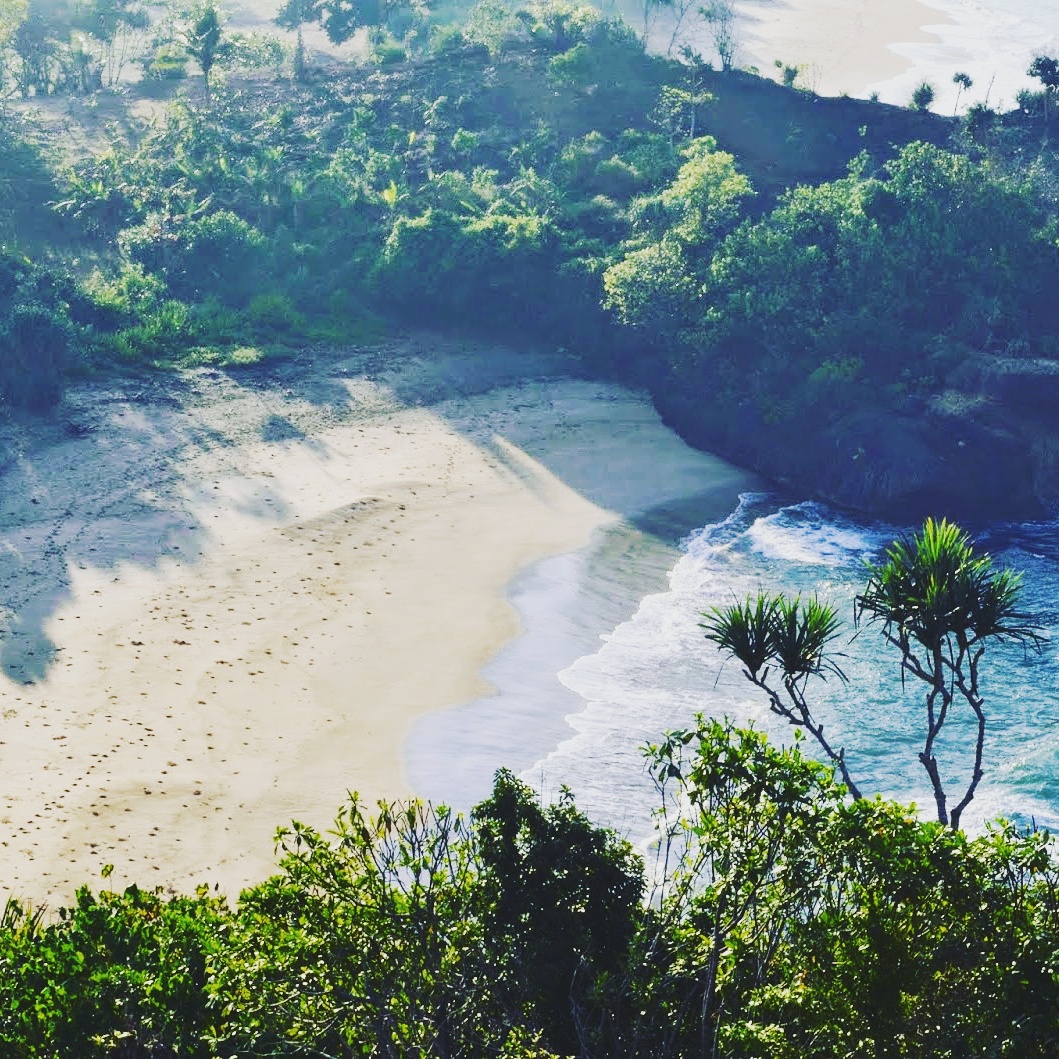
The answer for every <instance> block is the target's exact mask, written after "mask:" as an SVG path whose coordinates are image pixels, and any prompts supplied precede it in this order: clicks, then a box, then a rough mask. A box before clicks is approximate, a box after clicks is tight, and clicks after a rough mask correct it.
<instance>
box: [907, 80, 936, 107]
mask: <svg viewBox="0 0 1059 1059" xmlns="http://www.w3.org/2000/svg"><path fill="white" fill-rule="evenodd" d="M933 102H934V86H933V85H932V84H931V83H930V82H929V81H920V82H919V84H918V85H916V88H915V91H914V92H913V93H912V109H913V110H930V105H931V103H933Z"/></svg>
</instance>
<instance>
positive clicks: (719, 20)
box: [699, 0, 735, 71]
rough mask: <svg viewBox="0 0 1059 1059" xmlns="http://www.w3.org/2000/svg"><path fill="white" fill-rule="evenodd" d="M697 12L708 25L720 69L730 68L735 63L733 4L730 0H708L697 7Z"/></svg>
mask: <svg viewBox="0 0 1059 1059" xmlns="http://www.w3.org/2000/svg"><path fill="white" fill-rule="evenodd" d="M699 14H700V15H701V16H702V18H703V20H704V21H705V23H706V25H707V26H708V27H709V30H710V34H711V36H712V37H713V46H714V48H716V49H717V57H718V59H720V61H721V69H722V70H725V71H727V70H731V69H732V67H733V66H734V65H735V6H734V5H733V3H732V0H710V3H707V4H703V5H702V6H701V7H700V8H699Z"/></svg>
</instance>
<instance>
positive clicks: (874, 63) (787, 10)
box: [737, 0, 948, 102]
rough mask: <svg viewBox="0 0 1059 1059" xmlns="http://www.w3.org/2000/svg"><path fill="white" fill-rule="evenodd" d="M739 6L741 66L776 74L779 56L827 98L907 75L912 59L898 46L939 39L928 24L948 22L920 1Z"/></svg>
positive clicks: (752, 2) (753, 2)
mask: <svg viewBox="0 0 1059 1059" xmlns="http://www.w3.org/2000/svg"><path fill="white" fill-rule="evenodd" d="M737 8H738V11H739V15H740V40H741V41H742V49H743V54H742V55H741V57H740V63H741V64H742V65H751V64H752V65H756V66H757V67H758V68H759V69H760V70H761V72H762V73H764V74H766V75H772V74H774V73H775V69H776V68H775V65H774V64H775V61H776V60H777V59H778V60H780V62H782V63H784V64H787V65H790V66H795V67H798V68H799V71H800V72H799V78H798V84H799V85H800V86H802V87H805V88H811V89H812V90H813V91H815V92H819V93H820V94H821V95H827V96H837V95H841V94H842V93H847V94H848V95H851V96H863V95H865V94H866V93H867V91H868V90H869V89H870V88H871V86H873V85H876V84H879V83H880V82H883V81H888V80H890V79H891V78H894V77H897V76H898V75H900V74H902V73H904V72H905V71H906V70H907V69H908V68H909V67H910V66H911V65H912V64H911V62H910V61H909V60H908V59H907V58H905V57H904V56H902V55H900V54H899V53H898V52H897V51H895V50H894V48H893V46H894V45H907V44H919V43H929V42H935V41H937V39H938V35H937V34H934V33H930V32H928V31H926V30H924V28H923V27H926V26H935V25H939V24H944V23H946V22H947V21H948V19H947V17H946V16H945V15H944V14H943V13H942V12H941V11H938V10H937V9H935V8H931V7H928V6H926V5H925V4H922V3H920V2H919V0H796V2H794V3H774V2H770V0H741V2H739V3H737ZM902 102H907V100H902Z"/></svg>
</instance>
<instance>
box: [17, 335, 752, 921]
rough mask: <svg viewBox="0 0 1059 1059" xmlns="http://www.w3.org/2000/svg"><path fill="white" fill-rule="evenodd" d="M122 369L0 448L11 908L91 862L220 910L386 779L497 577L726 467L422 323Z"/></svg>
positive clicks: (490, 602)
mask: <svg viewBox="0 0 1059 1059" xmlns="http://www.w3.org/2000/svg"><path fill="white" fill-rule="evenodd" d="M128 385H129V386H130V387H133V386H134V387H137V388H138V389H139V390H140V391H142V392H136V393H128V392H122V391H121V390H120V389H111V390H106V389H103V388H98V387H97V388H92V387H82V388H80V389H77V390H75V391H74V392H73V393H72V394H71V397H70V399H69V400H68V401H67V403H66V405H65V406H64V408H63V409H62V410H61V419H60V421H59V422H57V423H52V424H38V425H34V424H32V423H29V422H26V423H23V424H22V425H21V426H19V425H18V424H13V423H8V424H6V426H5V428H4V437H3V439H2V440H3V442H4V443H5V444H6V447H7V450H8V459H7V460H6V462H5V467H4V476H5V481H4V485H5V489H4V491H3V494H2V499H0V543H2V544H3V546H4V547H3V551H2V554H0V589H2V592H3V602H4V630H3V635H2V637H0V666H2V670H3V673H2V675H0V680H2V681H3V690H4V705H5V711H4V712H5V718H4V724H3V729H2V735H0V740H2V742H3V745H4V756H5V763H6V764H7V767H6V769H5V776H4V781H3V783H2V784H0V832H2V833H0V888H2V889H3V890H4V891H5V893H10V894H11V895H12V896H14V897H16V898H18V899H20V900H28V901H30V902H31V903H34V904H40V903H48V904H53V905H54V904H62V903H67V902H68V901H69V900H70V899H71V898H72V896H73V890H74V889H75V887H76V886H78V885H81V884H87V885H90V886H98V885H99V884H100V872H101V871H102V869H103V867H104V866H105V865H111V864H112V865H114V870H113V875H112V876H111V881H110V883H109V885H111V886H117V887H122V886H125V885H128V884H130V883H132V882H136V883H137V884H138V885H141V886H155V885H157V886H162V887H171V888H173V889H175V890H177V891H180V892H187V891H188V890H190V889H191V888H193V887H194V886H196V885H198V884H200V883H207V884H209V885H211V886H218V887H219V888H220V889H221V890H222V891H223V892H225V893H227V894H228V895H229V896H231V897H233V898H234V897H235V895H236V894H237V893H238V891H239V889H240V888H241V887H242V886H244V885H246V884H248V883H251V882H256V881H260V880H261V879H264V878H266V877H267V876H268V875H270V874H272V873H273V872H274V871H275V859H274V856H273V849H272V837H273V835H274V833H275V829H276V828H277V827H280V826H283V825H285V824H287V823H289V821H290V820H292V819H297V820H300V821H302V822H304V823H307V824H311V825H313V826H316V827H320V828H326V827H328V826H329V825H330V823H331V821H332V820H333V818H334V815H335V813H336V812H337V811H338V809H339V808H340V806H341V805H342V803H343V801H344V800H345V797H346V792H347V791H349V790H359V792H360V793H361V795H362V797H363V798H365V799H366V800H368V801H369V802H370V801H374V800H375V799H376V798H379V797H386V798H393V797H398V796H401V795H403V794H407V793H409V783H408V775H407V772H406V768H405V761H404V745H405V740H406V737H407V735H408V733H409V731H410V730H411V728H412V726H413V724H414V723H415V719H416V718H418V717H421V716H423V715H424V714H427V713H430V712H431V711H435V710H440V709H444V708H447V707H452V706H454V705H457V704H459V703H461V702H470V701H473V700H475V699H476V698H481V697H482V696H484V695H486V694H487V693H488V692H489V690H490V688H489V683H488V679H487V678H486V677H484V676H483V675H482V672H481V671H482V668H483V666H486V664H487V662H488V660H489V659H490V658H492V657H494V656H495V655H496V652H497V651H498V650H501V649H502V648H503V647H504V645H505V644H508V643H510V642H511V641H512V640H513V638H515V637H516V634H517V633H518V631H519V628H520V624H519V617H518V614H517V612H516V610H515V608H514V606H513V605H512V603H511V602H510V601H509V599H508V596H507V593H508V591H509V586H510V585H511V583H512V581H513V580H514V579H516V578H517V577H518V576H520V571H524V570H526V568H527V567H530V566H532V564H533V563H535V562H538V561H540V560H541V559H543V558H545V557H547V556H565V555H568V554H570V553H574V552H577V550H578V549H580V548H583V547H584V546H585V545H586V543H587V542H589V541H590V540H591V539H592V535H593V534H594V533H598V532H601V531H603V530H604V528H605V527H612V526H616V525H618V524H620V519H621V516H622V515H628V514H635V513H636V511H638V510H639V509H640V508H641V507H644V508H646V507H650V506H652V504H651V503H650V501H652V500H653V499H654V498H655V497H657V496H658V495H660V491H661V492H662V493H664V492H666V491H667V490H669V491H674V490H675V494H676V495H678V496H679V495H683V493H682V492H681V491H682V490H683V489H684V484H682V483H684V482H685V481H686V482H688V483H691V482H695V483H696V485H695V489H694V491H701V488H700V486H701V483H702V480H703V476H704V475H705V476H706V478H708V479H709V480H710V481H715V480H716V481H717V482H718V487H719V488H722V489H723V488H728V486H727V485H725V484H724V483H726V482H729V483H730V484H731V486H732V487H733V488H734V487H735V486H736V485H737V484H738V483H742V482H744V481H745V480H748V479H749V478H750V476H748V475H745V474H743V472H740V471H737V470H735V469H734V468H729V467H728V465H727V464H723V463H722V462H721V461H719V460H714V459H713V458H712V457H709V456H707V455H706V454H704V453H696V452H694V450H691V449H689V448H688V447H687V446H685V445H684V444H683V442H680V441H679V440H678V439H677V438H676V436H675V435H674V434H672V432H670V431H669V430H667V429H666V428H665V427H663V426H662V425H661V422H660V420H659V419H658V416H657V414H656V413H655V412H654V409H653V408H652V407H651V406H650V404H649V402H648V401H647V399H646V398H645V397H644V396H643V395H640V394H635V393H632V392H631V391H628V390H625V389H623V388H622V387H619V386H615V385H611V384H609V383H596V382H589V381H586V380H584V379H580V378H577V377H576V370H574V365H572V363H571V362H570V361H569V360H568V359H566V358H560V357H549V356H547V355H544V354H533V353H521V352H517V351H512V350H500V349H496V348H495V347H489V348H485V347H481V346H479V347H471V346H467V345H465V344H461V343H459V342H450V341H447V340H443V339H437V338H434V337H430V336H426V337H422V336H420V337H413V338H408V339H404V340H401V341H396V342H393V343H390V344H389V345H388V346H387V347H385V348H382V349H371V350H354V351H346V352H345V353H341V354H334V355H331V354H318V355H316V356H314V357H311V358H310V357H309V356H308V355H302V356H300V357H299V358H296V360H295V361H294V362H292V363H290V364H282V365H277V366H275V367H274V368H269V369H266V370H263V371H255V372H252V373H249V374H244V375H239V374H238V373H222V372H218V371H212V370H210V369H203V370H199V371H195V372H189V373H187V374H186V375H185V376H183V378H181V379H162V380H161V381H156V380H152V381H151V383H149V384H144V383H143V382H142V381H140V382H135V383H129V384H128ZM145 386H146V390H144V388H145ZM674 454H679V456H678V458H676V459H675V460H673V459H672V457H673V456H674ZM688 454H690V455H688ZM667 463H668V465H665V464H667ZM641 498H642V501H643V502H642V503H641ZM515 642H517V641H515ZM500 764H503V762H499V761H498V762H496V765H497V766H499V765H500Z"/></svg>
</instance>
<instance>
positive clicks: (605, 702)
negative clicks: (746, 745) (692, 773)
mask: <svg viewBox="0 0 1059 1059" xmlns="http://www.w3.org/2000/svg"><path fill="white" fill-rule="evenodd" d="M907 529H908V527H901V526H894V525H886V524H881V523H864V522H856V521H853V520H850V519H848V518H846V517H844V516H842V515H840V514H838V513H837V512H835V511H832V510H830V509H828V508H827V507H825V506H823V505H820V504H816V503H798V504H789V503H788V504H785V503H782V502H780V501H779V500H777V499H775V498H773V497H771V496H769V495H766V494H753V495H745V496H744V497H743V498H742V500H741V502H740V505H739V507H738V509H737V510H736V511H734V512H733V513H732V514H731V515H730V516H729V517H728V518H727V519H725V520H723V521H722V522H720V523H717V524H714V525H710V526H706V527H703V528H701V529H698V530H696V531H695V532H693V533H692V534H690V535H689V536H688V537H687V538H686V539H685V540H684V541H683V542H682V544H681V546H680V548H679V550H678V551H676V552H670V553H668V554H669V555H670V558H671V567H670V569H669V570H668V573H667V574H665V575H664V576H663V577H662V578H661V581H662V587H661V590H660V591H651V592H648V593H647V594H645V595H642V597H640V598H639V600H638V601H636V600H635V599H633V598H632V596H634V595H635V591H633V592H632V596H630V594H629V587H630V586H629V585H628V583H627V575H628V573H629V571H630V570H631V569H632V568H633V565H634V564H635V562H636V559H637V557H636V556H619V557H617V558H620V560H621V561H615V560H616V556H615V555H614V554H610V555H607V554H606V553H605V550H604V551H601V550H600V549H599V548H598V547H597V548H596V549H595V551H591V550H590V551H589V553H587V554H582V555H580V556H579V557H573V558H571V557H566V558H565V559H563V560H549V561H548V562H546V563H544V564H539V566H538V567H536V568H534V569H532V570H530V571H528V572H527V573H526V574H525V575H524V577H523V578H522V579H521V581H520V583H519V584H518V585H516V586H515V590H514V592H513V596H512V598H513V601H514V602H515V604H516V606H518V607H519V609H520V611H521V613H522V616H523V620H524V623H525V624H526V627H527V633H526V634H525V636H524V637H521V638H520V639H519V640H517V641H515V642H514V643H513V644H512V645H510V647H509V648H508V649H507V650H506V652H504V653H503V654H502V656H500V657H499V658H498V659H497V660H495V661H494V663H492V664H491V666H492V668H491V669H490V670H489V671H487V676H489V678H490V679H491V680H492V681H493V683H494V684H496V686H497V688H498V689H499V691H498V694H497V695H495V696H491V697H487V698H484V699H483V700H481V702H479V703H478V704H471V706H468V707H463V708H461V710H457V711H452V712H450V713H444V714H435V715H432V716H431V717H430V718H427V719H424V725H425V727H421V728H420V730H419V731H418V733H417V734H416V735H415V736H414V737H413V740H412V742H411V744H410V762H411V766H410V774H411V778H412V780H413V783H414V784H415V786H416V787H417V789H419V790H420V791H421V792H422V793H424V794H426V795H427V796H430V797H436V798H440V799H441V800H445V801H448V802H450V803H453V804H456V805H457V806H459V807H460V808H467V807H469V805H470V804H471V803H472V802H473V801H474V800H477V798H479V797H481V796H482V794H484V793H485V791H486V790H487V789H488V780H489V777H490V776H491V774H492V769H495V768H496V767H498V766H500V765H513V766H515V767H516V770H517V771H518V772H519V773H520V775H521V776H522V778H523V779H524V780H525V781H526V782H528V783H529V784H530V785H531V786H533V787H534V788H535V789H537V790H538V791H540V792H541V793H542V795H543V796H544V797H546V798H548V797H554V796H555V795H556V794H557V793H558V791H559V790H560V789H561V788H563V787H568V788H569V789H570V790H571V791H573V793H574V795H575V797H576V799H577V803H578V805H579V806H581V808H582V809H584V810H585V811H586V812H587V813H588V814H589V815H590V816H591V817H592V819H594V820H596V821H597V822H600V823H605V824H607V825H609V826H612V827H615V828H616V829H617V830H618V831H620V832H621V833H622V834H625V835H627V836H628V837H629V838H630V839H632V840H633V841H634V842H636V843H638V844H646V843H647V842H649V841H650V839H651V837H652V835H653V822H652V811H653V809H654V807H655V805H656V803H657V795H656V793H655V791H654V788H653V786H652V783H651V781H650V779H649V777H648V776H647V775H646V773H645V771H644V762H643V755H642V751H641V748H642V747H643V745H644V744H646V743H648V742H651V741H656V740H657V739H658V738H659V736H660V735H661V734H662V733H663V732H664V731H666V730H667V729H673V728H682V727H686V726H688V725H691V724H693V723H694V719H695V716H696V715H697V714H699V713H702V714H704V715H707V716H715V717H725V716H727V717H731V718H732V719H734V720H736V721H737V722H739V723H740V724H754V725H755V726H757V727H759V728H761V729H764V730H765V731H767V732H768V733H769V734H770V736H771V737H772V738H773V739H774V740H776V741H779V742H784V743H789V742H790V739H791V729H790V728H789V726H788V725H786V723H785V722H783V721H782V719H780V718H777V717H775V716H773V715H772V714H771V713H770V712H769V711H768V708H767V704H766V702H765V701H764V698H763V696H762V695H761V694H760V693H759V692H758V690H757V689H756V688H754V687H753V686H752V685H750V684H749V683H748V682H747V681H746V680H745V678H744V677H742V675H741V672H740V669H739V666H738V664H736V663H734V662H731V661H729V662H727V663H725V660H724V658H723V657H722V655H721V654H720V653H719V652H718V651H717V650H716V649H715V648H714V646H713V645H712V644H711V643H709V642H708V641H706V639H705V638H704V635H703V632H702V629H701V628H700V627H699V623H700V622H701V620H702V614H703V612H704V611H708V610H709V609H710V608H711V607H715V606H723V605H725V604H728V603H731V602H733V601H736V600H741V599H743V598H745V597H746V596H747V594H749V593H755V592H757V591H758V590H759V589H767V590H771V591H783V592H786V593H796V592H800V593H802V594H803V595H811V594H814V593H815V594H816V595H818V596H819V597H820V598H821V599H824V600H827V601H829V602H831V603H833V604H834V605H835V606H836V607H837V609H838V612H839V615H840V616H841V617H842V618H843V620H844V622H845V631H844V635H843V636H842V637H840V639H839V640H837V641H836V642H835V645H834V647H835V651H836V653H837V660H838V662H839V664H840V666H841V668H842V669H843V671H844V672H845V674H846V676H847V678H848V683H847V684H843V683H842V682H840V681H838V680H836V679H834V678H831V679H829V680H828V681H827V682H826V683H825V682H823V681H816V682H815V686H814V687H813V688H812V690H811V692H810V696H809V699H810V702H811V704H812V705H813V709H814V713H815V715H816V716H817V717H818V719H820V720H823V721H824V722H825V725H826V729H827V734H828V737H829V738H830V740H831V741H832V743H833V745H837V746H845V748H846V755H847V761H848V763H849V767H850V770H851V773H852V775H853V777H854V778H855V780H856V781H857V783H858V785H859V786H860V788H861V790H862V792H863V793H865V794H866V795H871V794H873V793H875V792H879V793H881V794H883V795H885V796H888V797H893V798H896V799H898V800H899V801H901V802H903V803H906V804H907V803H913V802H914V803H915V804H916V805H917V807H918V808H919V809H920V811H921V812H923V813H924V814H925V815H927V816H930V815H932V813H933V799H932V797H931V794H930V788H929V785H928V783H927V780H926V776H925V774H924V772H923V769H922V766H921V765H920V764H919V761H918V759H917V756H916V755H917V752H918V750H919V748H920V747H921V745H922V740H923V695H922V692H921V691H920V689H919V688H918V687H917V686H916V685H915V684H914V682H912V681H906V682H905V685H904V687H902V681H901V675H900V670H899V668H898V663H897V656H896V654H895V652H894V651H893V649H891V648H889V647H887V646H886V645H885V644H884V643H883V641H882V637H881V635H880V633H879V631H878V629H877V628H873V627H871V626H867V627H862V628H861V629H860V631H859V633H857V631H856V630H855V629H854V627H853V600H854V596H855V594H856V592H857V591H858V590H860V589H861V588H862V587H863V584H864V576H865V575H864V571H865V562H866V561H870V560H875V559H877V558H878V557H879V556H880V555H881V551H882V549H883V547H884V546H885V545H886V544H887V543H889V542H890V541H891V540H892V539H893V538H894V537H895V536H896V535H897V534H898V533H900V532H902V531H905V530H907ZM976 539H977V540H978V542H979V544H980V546H981V547H983V548H984V549H986V550H987V551H989V552H990V553H991V554H992V555H994V557H995V558H996V559H997V560H998V562H999V563H1000V564H1002V565H1006V566H1011V567H1014V568H1016V569H1019V570H1022V571H1023V572H1024V574H1025V587H1024V596H1023V600H1024V603H1025V609H1027V610H1029V611H1031V612H1033V613H1034V614H1035V615H1037V616H1038V618H1039V620H1040V622H1041V625H1042V627H1043V631H1044V633H1045V635H1046V636H1047V637H1048V641H1047V642H1046V643H1045V644H1044V645H1043V647H1042V649H1041V650H1040V651H1039V652H1032V651H1025V650H1023V648H1021V647H1019V646H1015V645H994V646H992V647H990V649H989V650H988V652H987V655H986V659H985V661H984V662H983V664H982V680H981V685H982V689H983V692H984V695H985V699H986V711H987V715H988V718H989V726H988V734H987V744H986V753H985V778H984V779H983V781H982V783H981V784H980V786H979V788H978V792H977V794H976V797H975V799H974V801H973V802H972V803H971V805H970V807H969V808H968V810H967V811H966V813H965V815H964V825H965V826H966V827H967V828H968V829H970V830H978V829H980V828H981V827H982V826H984V823H985V822H986V821H988V820H991V819H994V818H996V817H997V816H1005V817H1008V818H1014V819H1017V820H1019V821H1021V822H1024V823H1029V822H1031V821H1034V822H1036V823H1037V824H1038V825H1040V826H1047V827H1050V828H1057V827H1059V524H1056V523H1034V524H1018V525H998V526H992V527H990V528H988V529H987V530H984V531H982V532H980V533H977V534H976ZM657 559H658V555H657V554H656V555H655V560H657ZM557 564H558V565H557ZM597 577H601V578H603V579H604V581H603V588H599V586H597V588H596V594H597V597H598V598H597V600H596V603H594V604H591V605H589V606H587V607H586V606H585V605H584V603H583V597H582V602H581V603H577V602H576V600H575V597H578V595H579V593H582V590H583V589H585V588H586V587H588V586H589V585H590V584H591V583H592V582H593V580H594V579H595V578H597ZM623 585H625V587H624V588H623ZM623 592H624V593H625V595H624V596H623ZM604 597H605V598H606V599H607V600H609V601H610V606H611V615H610V616H611V617H613V614H614V613H618V612H621V611H623V610H624V613H625V616H624V617H621V618H619V620H617V621H616V622H615V623H613V624H612V623H610V622H609V621H608V620H607V619H608V615H607V613H606V611H605V609H601V608H600V606H599V602H600V600H601V599H603V598H604ZM593 622H595V624H596V625H597V626H598V627H597V628H595V629H593V628H592V624H593ZM549 637H551V642H549V640H548V638H549ZM575 655H576V657H574V656H575ZM531 703H532V705H531ZM968 713H969V711H968ZM969 719H970V718H969V716H967V717H964V716H963V715H962V714H961V713H956V714H954V716H953V717H952V719H951V720H950V722H949V724H948V725H947V727H946V729H945V736H944V737H943V739H942V740H941V741H940V744H939V749H938V756H939V759H940V761H941V767H942V773H943V776H945V777H946V778H947V779H948V781H949V783H948V787H949V792H950V804H954V803H955V801H956V800H958V796H957V798H953V797H952V794H953V793H954V792H956V791H957V790H959V793H960V794H962V791H963V786H961V784H960V781H961V779H962V781H963V784H964V785H965V784H966V777H968V776H969V769H970V760H971V759H970V752H971V748H972V747H973V735H974V733H973V728H972V726H971V725H970V724H969V723H968V722H969ZM428 763H432V764H428Z"/></svg>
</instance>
